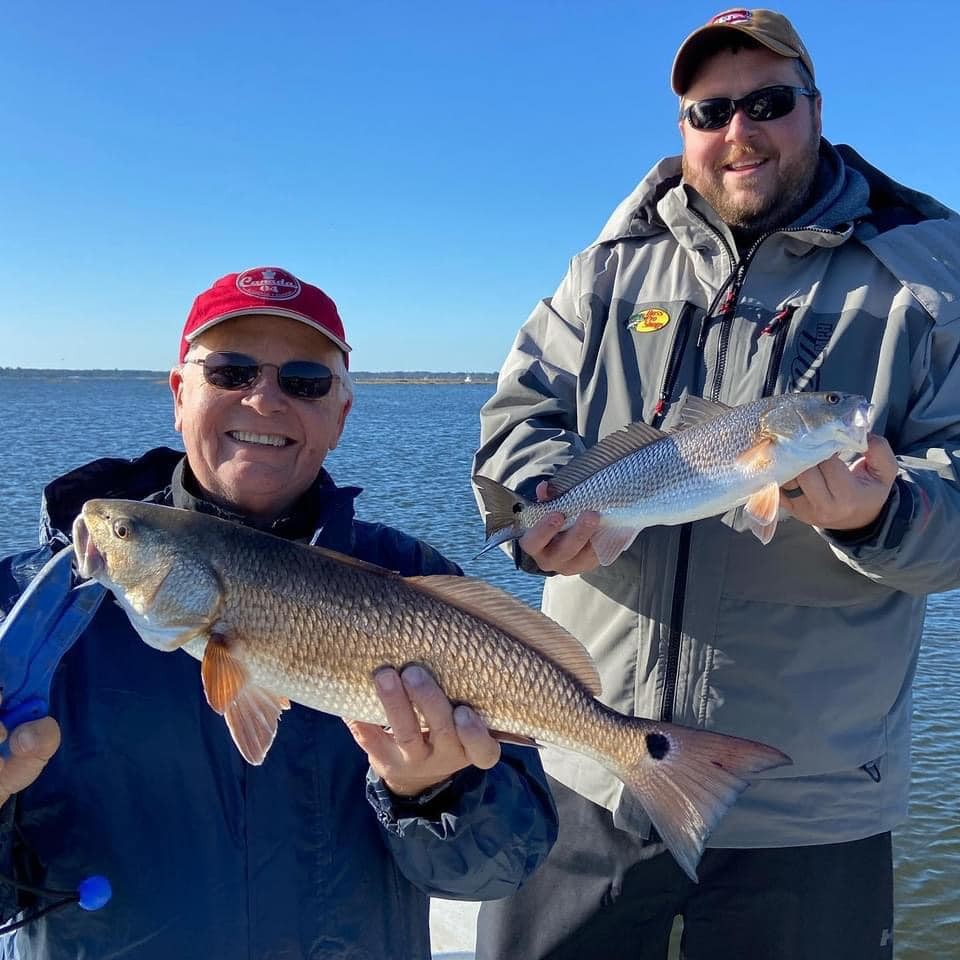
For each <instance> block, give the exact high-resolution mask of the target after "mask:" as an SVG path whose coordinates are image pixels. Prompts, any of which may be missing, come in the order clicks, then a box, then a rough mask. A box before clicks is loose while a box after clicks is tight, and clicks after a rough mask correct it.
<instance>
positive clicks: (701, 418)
mask: <svg viewBox="0 0 960 960" xmlns="http://www.w3.org/2000/svg"><path fill="white" fill-rule="evenodd" d="M732 409H733V407H728V406H727V405H726V404H725V403H720V402H719V401H716V400H705V399H704V398H703V397H692V396H690V395H689V394H688V395H687V396H686V397H684V398H683V402H682V403H681V404H680V415H679V416H680V419H679V420H678V421H677V423H676V425H675V426H674V428H673V429H674V430H687V429H689V428H690V427H695V426H697V424H700V423H706V422H707V421H708V420H714V419H716V418H717V417H719V416H722V415H723V414H725V413H729V412H730V411H731V410H732Z"/></svg>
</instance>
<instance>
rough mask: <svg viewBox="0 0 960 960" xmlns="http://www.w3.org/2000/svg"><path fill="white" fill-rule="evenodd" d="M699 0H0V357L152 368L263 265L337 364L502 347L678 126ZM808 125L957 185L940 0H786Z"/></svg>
mask: <svg viewBox="0 0 960 960" xmlns="http://www.w3.org/2000/svg"><path fill="white" fill-rule="evenodd" d="M723 8H724V7H723V0H721V2H720V3H719V4H717V3H703V2H699V0H696V2H674V3H651V2H645V0H630V2H627V0H576V2H575V0H552V2H549V0H509V2H508V0H486V2H473V3H467V2H459V0H445V2H441V0H436V2H435V0H430V2H404V0H392V2H387V0H370V2H362V0H351V2H339V0H338V2H333V0H331V2H325V0H315V2H307V0H299V2H294V0H291V2H282V0H281V2H274V3H270V4H258V3H252V2H246V0H231V2H220V0H193V2H183V0H165V2H163V3H141V2H137V0H134V2H132V3H121V2H120V0H113V2H104V0H88V2H85V3H75V2H67V0H63V2H59V3H53V2H45V0H32V2H29V3H15V2H12V0H8V2H5V3H3V4H2V7H0V9H2V12H3V16H2V29H0V130H2V140H0V264H2V269H3V280H4V282H3V296H2V298H0V366H22V367H62V368H89V367H106V368H113V367H119V368H147V369H165V368H168V367H169V366H170V364H171V363H172V362H174V361H175V359H176V348H177V344H178V340H179V331H180V327H181V325H182V323H183V319H184V317H185V316H186V313H187V311H188V309H189V307H190V303H191V302H192V299H193V297H194V296H195V295H196V294H197V293H198V292H199V291H200V290H202V289H203V288H205V287H206V286H208V285H209V284H210V283H211V282H212V281H213V280H214V279H215V278H216V277H218V276H221V275H222V274H224V273H228V272H232V271H236V270H242V269H245V268H247V267H252V266H258V265H264V264H268V265H280V266H283V267H285V268H287V269H289V270H292V271H293V272H294V273H296V274H297V275H299V276H301V277H303V278H304V279H307V280H310V281H311V282H314V283H317V284H318V285H319V286H321V287H323V288H324V289H325V290H327V292H328V293H330V295H331V296H333V298H334V299H335V300H336V301H337V303H338V305H339V307H340V310H341V314H342V316H343V317H344V320H345V323H346V327H347V332H348V337H349V339H350V340H351V342H352V344H353V345H354V348H355V353H354V358H353V364H352V365H353V368H354V369H355V370H437V371H439V370H474V371H482V370H496V369H497V368H498V367H499V365H500V362H501V361H502V359H503V357H504V355H505V354H506V351H507V350H508V349H509V347H510V344H511V343H512V340H513V337H514V335H515V333H516V330H517V328H518V326H519V325H520V323H521V322H522V321H523V320H524V319H525V318H526V316H527V314H528V313H529V311H530V309H531V308H532V306H533V304H534V303H535V301H536V300H537V299H539V298H540V297H542V296H545V295H549V294H550V293H551V292H552V291H553V289H554V287H555V286H556V284H557V283H558V282H559V280H560V277H561V276H562V274H563V272H564V270H565V268H566V264H567V261H568V259H569V258H570V257H571V256H572V255H573V254H575V253H576V252H577V251H578V250H580V249H581V248H583V247H584V246H586V245H587V244H588V243H590V241H592V240H593V238H594V237H595V236H596V234H597V232H598V231H599V229H600V227H601V226H602V224H603V222H604V221H605V219H606V217H607V215H608V214H609V213H610V211H611V210H612V209H613V207H614V206H615V205H616V204H617V203H618V201H619V200H620V199H622V197H623V196H625V195H626V194H627V193H628V192H629V191H630V190H631V189H632V188H633V186H634V185H635V183H636V182H637V181H638V180H639V179H640V178H641V177H642V176H643V175H644V174H645V173H646V171H647V170H648V169H649V168H650V167H651V166H652V165H653V164H654V163H655V162H656V161H657V160H658V159H659V158H660V157H662V156H665V155H668V154H673V153H677V152H679V145H680V140H679V134H678V132H677V128H676V122H675V119H676V99H675V97H674V96H673V95H672V94H671V92H670V90H669V81H668V76H669V69H670V64H671V61H672V59H673V55H674V53H675V51H676V49H677V47H678V45H679V44H680V42H681V41H682V39H683V38H684V37H685V36H686V34H687V33H688V32H689V31H690V30H692V29H694V28H695V27H697V26H699V25H701V24H702V23H704V22H706V21H707V20H708V19H709V18H710V17H711V16H712V15H713V14H715V13H717V12H718V11H720V10H721V9H723ZM778 9H780V10H782V11H783V12H785V13H786V14H787V15H788V16H790V17H791V19H792V20H793V22H794V24H795V25H796V27H797V28H798V30H799V32H800V34H801V35H802V36H803V38H804V40H805V42H806V44H807V47H808V49H809V50H810V52H811V55H812V57H813V60H814V64H815V66H816V72H817V81H818V85H819V86H820V88H821V89H822V91H823V94H824V133H825V135H826V136H827V137H828V138H829V139H831V140H833V141H834V142H844V143H850V144H851V145H853V146H854V147H856V148H857V149H858V150H859V151H860V153H862V154H863V155H864V156H865V157H866V158H867V159H868V160H870V161H871V162H872V163H874V164H875V165H876V166H879V167H881V168H882V169H884V170H885V171H886V172H887V173H888V174H890V175H891V176H893V177H895V178H897V179H899V180H901V181H904V182H906V183H908V184H909V185H911V186H913V187H915V188H917V189H920V190H923V191H926V192H930V193H933V194H935V195H936V196H937V197H938V198H939V199H940V200H942V201H943V202H945V203H947V204H949V205H950V206H952V207H954V208H960V175H958V172H957V171H958V164H960V156H958V145H960V111H958V109H957V103H958V94H957V89H958V88H957V67H958V60H960V48H958V46H957V37H958V35H960V30H958V28H960V3H957V2H955V0H938V2H933V0H914V2H911V3H905V2H903V3H895V2H887V0H879V2H877V0H872V2H860V0H854V2H840V0H833V2H822V0H803V2H800V0H789V2H787V0H785V2H783V3H782V4H781V5H780V6H779V7H778Z"/></svg>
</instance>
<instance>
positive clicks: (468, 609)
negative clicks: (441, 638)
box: [404, 576, 601, 696]
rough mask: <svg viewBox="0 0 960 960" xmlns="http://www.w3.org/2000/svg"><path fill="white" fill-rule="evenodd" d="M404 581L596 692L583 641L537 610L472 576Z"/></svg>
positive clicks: (593, 669)
mask: <svg viewBox="0 0 960 960" xmlns="http://www.w3.org/2000/svg"><path fill="white" fill-rule="evenodd" d="M404 582H405V583H408V584H410V586H411V587H413V588H414V589H415V590H419V591H421V592H423V593H427V594H430V595H431V596H433V597H436V598H438V599H440V600H443V601H444V602H445V603H449V604H452V605H453V606H455V607H457V608H458V609H460V610H463V611H464V612H465V613H468V614H470V616H473V617H476V618H477V619H478V620H482V621H484V623H488V624H490V626H492V627H496V628H497V629H498V630H502V631H503V632H504V633H507V634H509V635H510V636H512V637H514V638H515V639H517V640H519V641H520V642H521V643H523V644H524V645H525V646H527V647H530V648H532V649H533V650H536V651H537V652H538V653H540V654H542V655H543V656H544V657H546V658H547V659H548V660H550V661H551V662H552V663H554V664H556V665H557V666H558V667H561V668H562V669H564V670H566V671H567V673H569V674H571V675H572V676H573V677H574V678H575V679H576V680H578V681H579V682H580V683H582V684H583V685H584V686H585V687H586V688H587V690H589V691H590V693H591V694H592V695H593V696H599V695H600V692H601V685H600V674H599V673H598V672H597V667H596V664H595V663H594V662H593V660H592V659H591V657H590V654H589V653H588V652H587V651H586V649H585V648H584V646H583V644H581V643H580V641H579V640H577V638H576V637H574V636H573V635H572V634H570V633H568V632H567V631H566V630H564V629H563V627H561V626H560V624H558V623H556V622H554V621H553V620H551V619H550V618H549V617H548V616H546V615H545V614H543V613H541V612H540V611H539V610H534V609H533V608H532V607H528V606H527V605H526V604H525V603H523V602H522V601H521V600H518V599H517V598H516V597H513V596H511V595H510V594H509V593H506V592H505V591H504V590H501V589H500V588H499V587H495V586H493V584H490V583H486V582H485V581H484V580H477V579H475V578H473V577H448V576H433V577H405V578H404Z"/></svg>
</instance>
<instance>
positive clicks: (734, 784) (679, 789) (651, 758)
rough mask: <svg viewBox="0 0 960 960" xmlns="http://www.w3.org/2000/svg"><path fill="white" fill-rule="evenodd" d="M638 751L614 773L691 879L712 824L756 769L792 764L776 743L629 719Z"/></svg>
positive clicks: (716, 821)
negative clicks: (630, 760)
mask: <svg viewBox="0 0 960 960" xmlns="http://www.w3.org/2000/svg"><path fill="white" fill-rule="evenodd" d="M632 725H634V728H635V729H636V731H637V733H638V734H639V737H637V738H635V739H634V742H637V741H639V743H640V750H639V751H638V752H639V753H640V756H639V757H638V758H637V759H636V760H635V761H634V762H633V763H632V764H630V765H629V766H628V767H626V768H625V769H620V770H616V769H614V772H615V773H616V774H617V776H618V777H620V779H621V780H623V782H624V784H625V785H626V787H627V788H628V789H629V790H630V791H631V792H632V793H633V794H634V796H635V797H636V798H637V800H639V801H640V803H641V805H642V806H643V809H644V810H645V811H646V813H647V816H649V817H650V820H651V821H652V823H653V825H654V826H655V827H656V828H657V833H659V834H660V839H661V840H663V842H664V843H665V844H666V845H667V847H668V848H669V849H670V852H671V853H672V854H673V856H674V859H675V860H676V861H677V863H678V864H679V865H680V867H681V868H682V869H683V871H684V873H686V874H687V876H688V877H690V879H691V880H694V881H696V879H697V864H698V863H699V861H700V857H701V856H702V855H703V848H704V844H705V843H706V841H707V837H709V836H710V833H711V832H712V831H713V828H714V827H715V826H716V825H717V823H719V821H720V819H721V818H722V817H723V815H724V814H725V813H726V812H727V810H728V809H729V808H730V807H731V806H732V805H733V803H734V802H735V801H736V799H737V797H739V796H740V794H741V793H742V792H743V791H744V790H745V789H746V787H747V785H748V778H749V777H750V776H751V775H752V774H755V773H760V772H761V771H763V770H769V769H771V768H773V767H780V766H783V765H784V764H789V763H792V761H791V760H790V758H789V757H788V756H787V755H786V754H784V753H782V752H781V751H779V750H777V749H776V748H775V747H770V746H767V745H766V744H763V743H757V742H756V741H754V740H744V739H742V738H740V737H730V736H726V735H725V734H720V733H713V732H711V731H709V730H701V729H696V728H692V727H681V726H678V725H676V724H672V723H655V722H653V721H650V720H643V719H640V718H634V719H633V721H632Z"/></svg>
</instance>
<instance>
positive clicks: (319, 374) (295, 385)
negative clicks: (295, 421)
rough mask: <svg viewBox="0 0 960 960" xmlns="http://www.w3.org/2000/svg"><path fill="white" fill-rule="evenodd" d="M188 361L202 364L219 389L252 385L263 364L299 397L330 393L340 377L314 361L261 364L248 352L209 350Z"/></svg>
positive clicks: (207, 377) (289, 392)
mask: <svg viewBox="0 0 960 960" xmlns="http://www.w3.org/2000/svg"><path fill="white" fill-rule="evenodd" d="M187 363H199V364H200V366H201V367H203V379H204V380H206V381H207V383H209V384H210V386H211V387H216V388H217V389H218V390H243V389H244V388H246V387H250V386H253V384H254V383H256V382H257V378H258V377H259V376H260V371H261V370H263V369H264V367H273V368H274V369H275V370H276V371H277V383H278V384H279V385H280V389H281V390H282V391H283V392H284V393H285V394H286V395H287V396H288V397H295V398H296V399H297V400H319V399H320V398H321V397H325V396H326V395H327V394H328V393H329V392H330V387H331V386H333V381H334V380H339V379H340V377H338V376H337V375H336V374H335V373H333V372H332V371H331V370H330V368H329V367H327V366H324V365H323V364H322V363H316V362H315V361H313V360H288V361H287V362H286V363H282V364H280V366H277V365H276V364H275V363H259V362H257V361H256V360H254V359H253V357H248V356H247V355H246V354H245V353H208V354H207V355H206V356H205V357H199V358H196V359H193V360H188V361H187Z"/></svg>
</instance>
